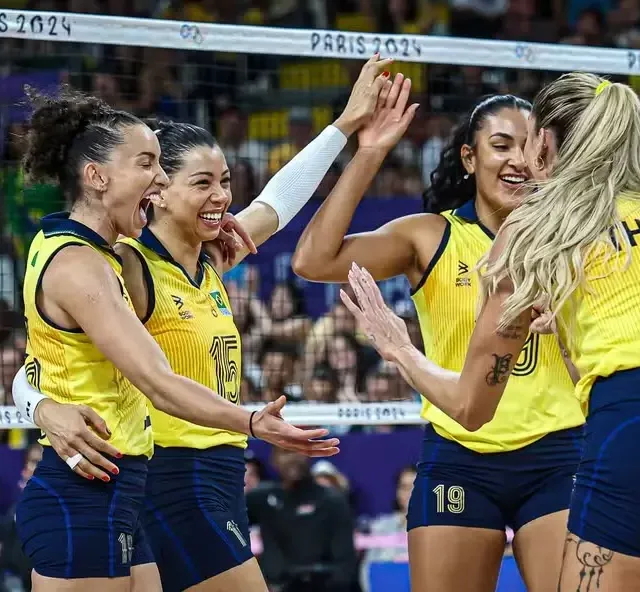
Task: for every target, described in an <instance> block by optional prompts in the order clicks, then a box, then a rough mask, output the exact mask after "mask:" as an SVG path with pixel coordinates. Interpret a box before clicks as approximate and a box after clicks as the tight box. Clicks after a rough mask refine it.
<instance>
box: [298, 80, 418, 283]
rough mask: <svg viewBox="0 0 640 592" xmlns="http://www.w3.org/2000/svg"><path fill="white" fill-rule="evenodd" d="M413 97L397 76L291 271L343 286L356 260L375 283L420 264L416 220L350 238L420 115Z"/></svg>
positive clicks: (383, 94) (308, 232)
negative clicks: (387, 162) (385, 166)
mask: <svg viewBox="0 0 640 592" xmlns="http://www.w3.org/2000/svg"><path fill="white" fill-rule="evenodd" d="M410 92H411V81H410V80H408V79H406V80H405V79H404V77H403V76H402V75H401V74H398V75H397V76H396V78H395V81H394V82H393V84H391V83H390V82H388V83H387V84H386V85H385V88H384V89H383V90H382V92H381V93H380V99H379V102H378V108H377V109H376V113H375V115H374V117H373V118H372V120H371V122H370V123H368V124H367V125H366V126H365V127H364V128H363V129H362V130H361V131H360V133H359V134H358V140H359V145H360V147H359V149H358V151H357V153H356V154H355V156H354V157H353V160H352V161H351V162H350V163H349V166H348V167H347V168H346V169H345V171H344V173H343V174H342V176H341V177H340V179H339V180H338V183H337V184H336V186H335V187H334V189H333V191H332V192H331V194H330V195H329V197H328V198H327V199H326V200H325V201H324V203H323V204H322V205H321V206H320V208H319V209H318V211H317V212H316V214H315V216H314V217H313V219H312V220H311V222H309V224H308V225H307V228H306V229H305V231H304V232H303V233H302V236H301V237H300V240H299V241H298V246H297V247H296V251H295V253H294V255H293V261H292V266H293V270H294V271H295V272H296V273H297V274H298V275H299V276H301V277H303V278H305V279H307V280H312V281H321V282H343V281H346V279H347V273H348V271H349V268H350V266H351V263H352V262H353V261H355V262H357V263H358V264H359V265H364V266H366V267H367V269H369V270H370V271H371V273H372V274H373V276H374V277H375V278H376V279H386V278H389V277H393V276H396V275H400V274H405V273H407V270H408V269H409V268H410V267H411V266H412V265H413V264H415V262H416V261H415V260H416V249H415V245H414V244H413V240H412V239H411V236H412V232H411V230H412V228H413V226H415V222H416V220H415V219H413V220H412V219H411V218H402V219H399V220H394V221H393V222H391V223H389V224H386V225H385V226H383V227H382V228H379V229H377V230H375V231H373V232H364V233H359V234H353V235H349V236H347V231H348V229H349V226H350V224H351V221H352V219H353V215H354V213H355V211H356V208H357V207H358V204H359V203H360V201H361V199H362V197H363V196H364V194H365V191H366V190H367V188H368V187H369V185H370V184H371V182H372V181H373V179H374V177H375V176H376V174H377V173H378V171H379V169H380V167H381V166H382V163H383V161H384V159H385V157H386V156H387V154H388V153H389V152H390V151H391V150H392V149H393V147H394V146H395V145H396V144H397V143H398V141H399V140H400V138H401V137H402V135H403V134H404V132H405V131H406V129H407V127H408V126H409V124H410V123H411V120H412V119H413V116H414V115H415V112H416V110H417V107H418V106H417V104H414V105H411V106H409V107H407V104H408V101H409V94H410ZM381 254H383V256H381Z"/></svg>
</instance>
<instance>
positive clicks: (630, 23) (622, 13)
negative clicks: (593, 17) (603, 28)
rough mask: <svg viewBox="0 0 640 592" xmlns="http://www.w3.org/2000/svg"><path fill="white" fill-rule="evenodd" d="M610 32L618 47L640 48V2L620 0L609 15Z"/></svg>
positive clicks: (636, 0)
mask: <svg viewBox="0 0 640 592" xmlns="http://www.w3.org/2000/svg"><path fill="white" fill-rule="evenodd" d="M607 16H608V19H607V24H608V27H609V33H610V34H611V35H612V37H613V38H614V39H615V44H616V45H617V46H618V47H631V48H634V49H638V48H640V2H638V0H620V2H618V5H617V7H616V8H615V10H612V11H611V12H610V13H609V14H608V15H607Z"/></svg>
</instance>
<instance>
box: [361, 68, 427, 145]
mask: <svg viewBox="0 0 640 592" xmlns="http://www.w3.org/2000/svg"><path fill="white" fill-rule="evenodd" d="M410 94H411V79H410V78H405V77H404V76H403V75H402V74H397V75H396V77H395V79H394V81H393V82H391V81H389V80H387V81H385V84H384V87H383V89H382V90H381V91H380V95H379V96H378V103H377V107H376V110H375V113H374V114H373V117H372V118H371V119H370V120H369V121H368V123H366V124H365V125H364V127H362V128H361V129H360V131H359V132H358V143H359V145H360V148H374V149H379V150H384V151H389V150H391V149H392V148H393V147H394V146H395V145H396V144H397V143H398V142H399V141H400V138H402V136H403V135H404V133H405V132H406V131H407V128H408V127H409V124H410V123H411V122H412V121H413V118H414V116H415V114H416V111H417V110H418V107H419V106H420V105H419V104H418V103H413V104H412V105H410V106H409V107H407V103H408V102H409V95H410Z"/></svg>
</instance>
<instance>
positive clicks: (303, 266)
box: [291, 248, 319, 281]
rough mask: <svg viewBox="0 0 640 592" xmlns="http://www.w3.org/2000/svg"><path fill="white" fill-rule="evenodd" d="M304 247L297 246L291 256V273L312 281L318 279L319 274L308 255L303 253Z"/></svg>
mask: <svg viewBox="0 0 640 592" xmlns="http://www.w3.org/2000/svg"><path fill="white" fill-rule="evenodd" d="M304 251H305V249H304V248H302V249H300V248H297V249H296V251H295V253H294V254H293V257H292V258H291V269H293V273H295V274H296V275H297V276H299V277H301V278H302V279H305V280H309V281H314V280H318V279H319V275H318V273H317V270H316V266H314V265H313V261H311V260H310V257H307V256H306V255H305V254H304Z"/></svg>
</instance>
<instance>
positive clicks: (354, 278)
mask: <svg viewBox="0 0 640 592" xmlns="http://www.w3.org/2000/svg"><path fill="white" fill-rule="evenodd" d="M349 284H351V287H352V288H353V291H354V293H355V295H356V299H357V300H358V304H355V303H354V302H353V300H351V298H349V296H348V295H347V293H346V292H345V291H344V290H340V298H341V299H342V302H344V305H345V306H346V307H347V308H348V309H349V311H350V312H351V313H352V314H353V316H354V317H355V318H356V321H357V322H358V324H359V326H360V328H361V330H362V331H364V333H365V335H366V336H367V338H368V339H369V341H370V342H371V344H372V345H373V347H375V348H376V350H377V351H378V353H379V354H380V355H381V356H382V357H383V358H384V359H385V360H388V361H390V362H393V361H395V359H396V358H397V354H398V352H399V351H400V350H402V349H403V348H406V347H412V344H411V338H410V337H409V332H408V331H407V326H406V325H405V323H404V321H403V320H402V319H401V318H400V317H399V316H397V315H396V314H395V313H394V312H393V311H392V310H391V309H390V308H389V307H388V306H387V305H386V304H385V303H384V299H383V298H382V293H381V292H380V289H379V288H378V286H377V285H376V282H375V280H374V279H373V277H372V276H371V274H370V273H369V272H368V271H367V270H366V269H365V268H364V267H363V268H360V267H358V266H357V265H356V264H355V263H353V264H352V266H351V271H349Z"/></svg>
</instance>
